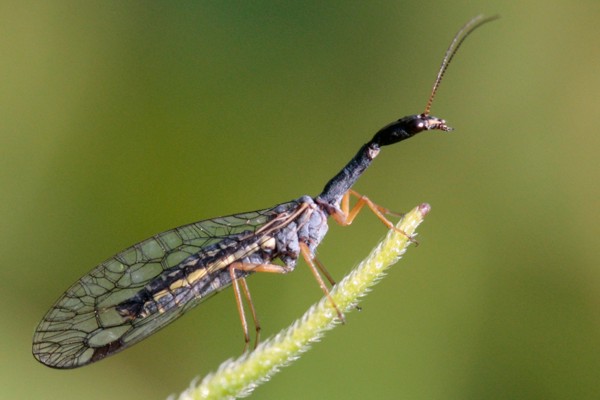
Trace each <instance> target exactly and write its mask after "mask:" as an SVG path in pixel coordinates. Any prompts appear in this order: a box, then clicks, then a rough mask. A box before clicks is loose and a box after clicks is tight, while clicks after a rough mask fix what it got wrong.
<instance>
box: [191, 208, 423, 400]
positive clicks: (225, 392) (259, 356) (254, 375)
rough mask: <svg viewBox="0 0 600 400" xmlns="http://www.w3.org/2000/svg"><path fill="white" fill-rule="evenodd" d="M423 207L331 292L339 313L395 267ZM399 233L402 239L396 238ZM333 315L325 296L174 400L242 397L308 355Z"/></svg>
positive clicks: (406, 217) (336, 320)
mask: <svg viewBox="0 0 600 400" xmlns="http://www.w3.org/2000/svg"><path fill="white" fill-rule="evenodd" d="M429 210H430V207H429V205H428V204H421V205H419V206H417V207H415V208H414V209H413V210H412V211H410V212H409V213H408V214H405V215H404V217H403V218H402V219H401V220H400V222H399V223H398V224H397V225H396V228H397V229H399V230H400V232H398V231H396V230H390V231H389V232H388V234H387V236H386V237H385V238H384V239H383V240H382V241H381V242H380V243H379V244H378V245H377V247H375V248H374V249H373V250H372V252H371V254H370V255H369V256H368V257H367V258H366V259H365V260H364V261H363V262H361V263H360V264H359V265H358V266H357V267H356V268H354V270H352V271H351V272H350V273H349V274H348V275H346V277H345V278H344V279H343V280H342V281H341V282H340V283H338V284H336V285H335V287H334V288H333V289H332V290H331V298H332V299H333V301H334V302H335V304H336V305H337V306H338V308H339V309H340V310H341V311H342V313H345V312H348V311H350V310H351V309H352V308H354V307H355V306H356V304H357V303H358V301H359V299H360V298H361V297H362V296H364V295H366V294H367V292H368V291H369V288H370V287H371V286H373V285H374V284H376V283H377V282H378V281H379V280H380V279H381V278H383V276H384V275H385V271H386V269H388V268H389V267H390V266H392V265H393V264H395V263H396V262H397V261H398V260H399V259H400V257H401V256H402V254H404V252H405V251H406V248H407V247H408V245H409V244H410V243H411V242H412V240H410V239H409V237H412V236H413V235H414V232H415V230H416V228H417V226H418V225H419V224H420V223H421V222H422V221H423V218H424V217H425V215H426V214H427V213H428V212H429ZM402 232H404V234H403V233H402ZM339 322H340V321H339V318H338V314H337V311H336V310H335V308H334V307H333V306H332V304H331V302H330V301H329V299H327V297H323V298H322V299H321V300H320V301H319V302H318V303H317V304H315V305H313V306H311V307H310V308H309V310H308V311H307V312H306V313H305V314H304V315H303V316H302V318H300V319H298V320H296V321H295V322H294V323H293V324H292V325H291V326H289V327H288V328H286V329H284V330H282V331H281V332H279V333H278V334H277V335H276V336H275V337H272V338H270V339H268V340H266V341H264V342H262V343H260V344H259V345H258V347H257V348H256V349H255V350H253V351H251V352H248V353H244V354H242V355H241V356H240V357H239V358H238V359H235V360H231V359H230V360H227V361H225V362H224V363H223V364H221V366H220V367H219V368H218V370H217V371H216V372H214V373H211V374H209V375H207V376H206V377H205V378H204V379H203V380H202V381H201V382H200V383H199V384H197V383H196V382H193V383H192V386H191V387H190V388H189V389H187V390H185V391H184V392H183V393H181V395H180V396H179V399H181V400H183V399H186V400H187V399H226V398H236V397H241V396H245V395H248V394H249V393H250V392H252V390H254V388H255V387H256V386H258V385H259V384H261V383H263V382H265V381H267V380H268V379H269V378H270V377H271V376H272V375H273V374H274V373H276V372H277V371H278V370H279V369H280V368H281V367H283V366H285V365H287V364H289V363H290V362H292V361H293V360H295V359H297V358H298V357H299V356H300V354H301V353H303V352H304V351H306V350H308V348H309V346H310V343H311V342H315V341H317V340H319V338H321V336H323V334H324V333H325V332H326V331H327V330H329V329H332V328H333V327H334V326H335V325H337V324H338V323H339Z"/></svg>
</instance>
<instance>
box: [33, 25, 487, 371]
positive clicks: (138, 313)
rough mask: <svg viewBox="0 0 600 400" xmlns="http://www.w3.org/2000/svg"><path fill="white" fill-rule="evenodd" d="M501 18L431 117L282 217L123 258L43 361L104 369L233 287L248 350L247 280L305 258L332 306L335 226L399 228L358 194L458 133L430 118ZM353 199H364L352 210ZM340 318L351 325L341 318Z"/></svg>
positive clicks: (244, 221)
mask: <svg viewBox="0 0 600 400" xmlns="http://www.w3.org/2000/svg"><path fill="white" fill-rule="evenodd" d="M495 18H497V17H488V18H484V17H483V16H477V17H475V18H474V19H472V20H471V21H469V22H468V23H467V24H466V25H465V26H463V27H462V28H461V29H460V30H459V32H458V33H457V34H456V36H455V37H454V39H453V41H452V42H451V44H450V46H449V48H448V50H447V51H446V53H445V55H444V59H443V61H442V65H441V67H440V70H439V72H438V75H437V77H436V79H435V81H434V85H433V89H432V91H431V95H430V97H429V100H428V102H427V105H426V107H425V111H424V112H423V113H421V114H418V115H410V116H407V117H404V118H401V119H399V120H397V121H395V122H392V123H391V124H389V125H387V126H385V127H384V128H382V129H381V130H379V131H378V132H377V133H376V134H375V136H374V137H373V138H372V139H371V140H370V141H369V142H367V143H366V144H364V145H363V146H362V147H361V148H360V150H359V151H358V153H357V154H356V155H355V156H354V158H352V159H351V160H350V162H349V163H348V164H347V165H346V166H345V167H344V168H343V169H342V170H341V171H340V172H339V173H338V174H337V175H336V176H335V177H333V178H332V179H331V180H330V181H329V182H328V183H327V184H326V185H325V188H324V189H323V192H322V193H321V194H319V195H318V196H317V197H310V196H302V197H300V198H299V199H297V200H293V201H289V202H287V203H283V204H279V205H277V206H275V207H272V208H267V209H263V210H258V211H252V212H246V213H241V214H234V215H230V216H226V217H220V218H213V219H207V220H204V221H200V222H195V223H192V224H189V225H184V226H181V227H179V228H175V229H172V230H169V231H166V232H162V233H159V234H157V235H155V236H152V237H151V238H149V239H146V240H144V241H142V242H140V243H137V244H135V245H133V246H131V247H129V248H127V249H125V250H123V251H122V252H120V253H118V254H116V255H115V256H114V257H111V258H109V259H108V260H106V261H104V262H103V263H101V264H99V265H98V266H96V267H95V268H94V269H93V270H92V271H91V272H89V273H88V274H87V275H84V276H83V277H82V278H80V279H79V280H78V281H77V282H76V283H75V284H73V285H72V286H71V287H70V288H69V289H68V290H67V291H66V292H65V293H64V294H63V295H62V296H61V297H60V298H59V299H58V301H57V302H56V303H55V304H54V305H53V306H52V308H51V309H50V310H49V311H48V313H47V314H46V315H45V316H44V318H43V319H42V321H41V322H40V324H39V325H38V327H37V329H36V331H35V334H34V336H33V355H34V357H35V358H36V359H37V360H38V361H40V362H41V363H43V364H46V365H48V366H50V367H54V368H75V367H80V366H83V365H87V364H90V363H93V362H96V361H99V360H102V359H104V358H105V357H107V356H110V355H112V354H115V353H117V352H119V351H121V350H123V349H125V348H127V347H130V346H132V345H133V344H135V343H137V342H139V341H141V340H142V339H145V338H146V337H148V336H150V335H151V334H153V333H154V332H156V331H158V330H159V329H161V328H162V327H164V326H166V325H167V324H169V323H171V322H172V321H173V320H175V319H177V318H179V317H180V316H181V315H182V314H184V313H185V312H186V311H187V310H189V309H190V308H192V307H194V306H196V305H198V304H200V303H201V302H203V301H204V300H206V299H208V298H209V297H211V296H212V295H214V294H215V293H217V292H220V291H221V290H223V289H225V288H226V287H228V286H230V285H231V286H233V288H234V294H235V299H236V304H237V307H238V312H239V314H240V319H241V321H242V327H243V330H244V336H245V341H246V344H247V343H248V342H249V335H248V325H247V321H246V317H245V312H244V309H243V302H242V301H243V299H242V296H244V297H245V298H246V300H247V303H248V304H249V307H250V310H251V313H252V317H253V319H254V323H255V324H254V325H255V326H256V330H257V339H256V340H257V341H258V333H259V329H260V328H259V326H258V323H257V319H256V313H255V310H254V307H253V305H252V301H251V298H250V292H249V290H248V286H247V284H246V279H245V278H246V277H247V276H249V275H251V274H253V273H255V272H270V273H278V274H285V273H288V272H291V271H292V270H293V269H294V268H295V266H296V263H297V261H298V259H299V258H300V257H302V258H304V259H305V260H306V262H307V264H308V266H309V267H310V270H311V271H312V273H313V274H314V276H315V278H316V280H317V282H318V283H319V286H320V287H321V289H322V290H323V291H324V293H325V294H326V295H327V296H328V297H329V291H328V289H327V286H326V284H325V282H324V281H323V279H322V278H321V275H320V273H319V270H321V271H322V272H323V274H325V276H326V277H327V278H328V280H329V281H330V283H331V284H334V282H333V280H332V279H331V278H330V277H329V275H328V274H327V273H326V271H325V270H324V268H323V267H322V265H321V264H320V263H319V262H318V260H317V259H316V257H315V251H316V248H317V246H318V245H319V243H320V242H321V240H322V239H323V237H324V236H325V234H326V232H327V219H328V217H330V216H331V217H333V219H334V220H335V221H336V222H338V223H339V224H341V225H349V224H350V223H352V221H353V220H354V218H355V217H356V215H357V214H358V212H359V211H360V210H361V209H362V208H363V207H364V206H367V207H368V208H369V209H371V210H372V211H373V212H374V213H375V214H376V215H377V216H378V218H379V219H380V220H381V221H382V222H383V223H384V224H385V225H386V226H388V227H389V228H390V229H396V228H394V226H393V224H392V223H391V222H390V221H389V220H388V219H387V218H386V216H385V214H386V213H387V210H386V209H384V208H382V207H380V206H378V205H377V204H375V203H373V202H372V201H371V200H369V199H368V198H367V197H364V196H361V195H359V194H358V193H356V192H354V191H353V190H352V189H351V188H352V186H353V185H354V183H355V182H356V181H357V179H358V178H359V177H360V175H361V174H362V173H363V172H364V171H365V170H366V169H367V168H368V167H369V165H371V162H372V161H373V160H374V159H375V157H377V155H378V154H379V152H380V150H381V147H383V146H388V145H391V144H394V143H397V142H399V141H402V140H404V139H408V138H410V137H412V136H414V135H416V134H417V133H420V132H423V131H429V130H441V131H446V132H448V131H451V130H452V128H451V127H449V126H448V125H446V121H445V120H443V119H440V118H437V117H434V116H431V115H430V114H429V111H430V108H431V104H432V101H433V98H434V97H435V94H436V92H437V89H438V87H439V84H440V82H441V80H442V77H443V75H444V73H445V71H446V69H447V68H448V65H449V64H450V62H451V60H452V58H453V57H454V55H455V53H456V51H457V50H458V48H459V47H460V45H461V44H462V42H463V41H464V40H465V38H466V37H467V36H468V35H469V34H470V33H471V32H473V30H475V29H476V28H477V27H479V26H481V25H482V24H484V23H486V22H489V21H491V20H493V19H495ZM351 196H354V197H357V198H358V200H357V201H356V203H355V204H354V205H353V206H352V208H351V207H350V197H351ZM329 299H330V301H331V302H332V304H333V306H334V307H336V306H335V304H334V303H333V301H332V300H331V297H329ZM336 309H337V307H336ZM338 316H339V318H340V319H343V317H342V314H341V313H340V312H339V310H338Z"/></svg>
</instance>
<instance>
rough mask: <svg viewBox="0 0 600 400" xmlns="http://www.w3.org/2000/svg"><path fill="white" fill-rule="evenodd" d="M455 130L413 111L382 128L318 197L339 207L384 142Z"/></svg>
mask: <svg viewBox="0 0 600 400" xmlns="http://www.w3.org/2000/svg"><path fill="white" fill-rule="evenodd" d="M434 129H437V130H442V131H445V132H448V131H451V130H452V128H450V127H449V126H447V125H446V121H444V120H443V119H439V118H436V117H432V116H429V115H425V114H419V115H410V116H408V117H404V118H401V119H399V120H398V121H395V122H392V123H391V124H389V125H387V126H385V127H383V128H381V129H380V130H379V132H377V133H376V134H375V136H373V139H371V140H370V141H369V142H368V143H366V144H364V145H363V146H362V147H361V148H360V150H358V153H356V155H355V156H354V157H353V158H352V160H350V162H349V163H348V164H347V165H346V166H345V167H344V168H343V169H342V170H341V171H340V172H339V173H338V174H337V175H336V176H334V177H333V178H332V179H331V180H330V181H329V182H327V184H326V185H325V188H324V189H323V193H321V194H320V195H319V196H317V199H318V200H320V201H322V202H325V203H327V204H329V205H331V206H334V207H338V206H339V203H340V201H341V200H342V197H343V196H344V194H345V193H346V192H347V191H348V190H350V188H352V186H353V185H354V184H355V183H356V181H357V180H358V178H359V177H360V176H361V175H362V174H363V172H365V170H366V169H367V168H368V167H369V165H371V162H373V160H374V159H375V157H377V155H378V154H379V151H380V150H381V146H387V145H390V144H394V143H397V142H400V141H402V140H404V139H408V138H410V137H413V136H414V135H416V134H417V133H419V132H423V131H426V130H427V131H428V130H434Z"/></svg>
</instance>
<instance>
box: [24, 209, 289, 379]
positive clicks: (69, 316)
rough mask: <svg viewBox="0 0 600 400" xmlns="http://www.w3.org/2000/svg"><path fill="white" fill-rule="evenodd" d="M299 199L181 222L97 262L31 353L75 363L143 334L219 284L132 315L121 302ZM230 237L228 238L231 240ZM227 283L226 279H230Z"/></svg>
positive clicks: (55, 362)
mask: <svg viewBox="0 0 600 400" xmlns="http://www.w3.org/2000/svg"><path fill="white" fill-rule="evenodd" d="M297 205H298V203H297V202H289V203H284V204H280V205H279V206H277V207H274V208H271V209H265V210H259V211H253V212H248V213H243V214H235V215H231V216H227V217H221V218H215V219H210V220H205V221H200V222H196V223H192V224H189V225H184V226H181V227H179V228H175V229H172V230H169V231H166V232H162V233H159V234H158V235H155V236H153V237H151V238H149V239H146V240H144V241H142V242H140V243H137V244H135V245H133V246H131V247H129V248H127V249H125V250H123V251H122V252H120V253H118V254H117V255H115V256H114V257H112V258H109V259H108V260H106V261H104V262H103V263H101V264H100V265H98V266H97V267H95V268H94V269H93V270H92V271H91V272H90V273H88V274H87V275H85V276H83V277H82V278H81V279H79V280H78V281H77V282H76V283H75V284H74V285H73V286H71V287H70V288H69V289H68V290H67V291H66V292H65V293H64V294H63V295H62V297H61V298H59V299H58V301H57V302H56V303H55V304H54V305H53V306H52V308H51V309H50V310H49V311H48V313H47V314H46V315H45V316H44V318H43V320H42V321H41V322H40V324H39V325H38V327H37V329H36V331H35V334H34V336H33V355H34V356H35V358H36V359H38V360H39V361H40V362H42V363H43V364H46V365H48V366H50V367H54V368H75V367H79V366H82V365H86V364H89V363H91V362H94V361H97V360H100V359H102V358H104V357H106V356H108V355H111V354H114V353H116V352H118V351H120V350H122V349H124V348H126V347H129V346H131V345H132V344H134V343H137V342H139V341H140V340H142V339H144V338H146V337H148V336H149V335H151V334H152V333H154V332H156V331H157V330H158V329H160V328H162V327H164V326H165V325H167V324H168V323H170V322H171V321H173V320H174V319H176V318H178V317H179V316H181V315H182V314H183V313H184V312H185V311H187V310H188V309H190V308H192V307H193V306H195V305H197V304H199V303H200V302H202V301H203V300H205V299H206V298H208V297H209V296H210V294H213V293H215V292H216V290H217V289H219V290H220V289H222V288H223V287H224V286H219V285H214V288H213V289H211V287H212V286H213V285H210V282H209V285H208V286H209V290H208V291H205V292H204V293H196V292H195V293H193V296H190V293H187V294H186V295H185V296H183V297H182V298H181V299H178V300H177V307H173V308H170V309H169V310H167V311H166V312H158V311H157V312H154V313H150V314H149V315H144V316H143V317H139V318H131V317H127V316H126V315H123V313H122V312H119V309H118V307H117V306H118V305H119V304H122V303H123V302H125V301H127V300H129V299H131V298H132V297H133V296H135V295H136V293H138V292H139V291H140V290H142V289H143V288H144V287H145V285H146V284H148V283H149V282H150V281H152V280H153V279H154V278H156V277H157V276H159V275H160V274H162V273H163V272H164V271H166V270H176V269H177V268H178V267H179V266H180V265H181V263H182V262H183V261H184V260H186V259H188V258H189V257H190V256H194V255H198V254H200V257H202V254H203V249H207V248H211V246H212V247H214V245H216V244H218V243H224V242H227V246H228V247H231V248H232V250H235V241H236V240H241V238H251V237H252V235H254V234H255V233H256V232H257V230H259V229H260V228H261V227H264V226H265V224H267V223H268V222H269V221H271V220H273V219H274V218H275V217H278V216H281V215H282V214H283V215H285V214H286V213H287V212H288V211H291V210H293V209H294V208H296V207H297ZM232 238H233V240H232ZM230 283H231V282H225V284H230Z"/></svg>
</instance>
